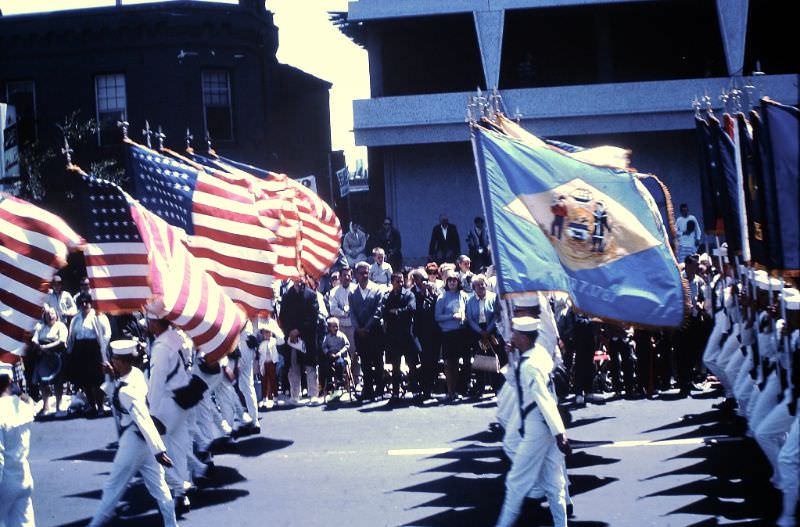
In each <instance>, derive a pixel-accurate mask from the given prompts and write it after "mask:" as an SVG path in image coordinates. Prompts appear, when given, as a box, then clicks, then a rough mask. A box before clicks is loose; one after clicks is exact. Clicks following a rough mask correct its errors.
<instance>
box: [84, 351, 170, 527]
mask: <svg viewBox="0 0 800 527" xmlns="http://www.w3.org/2000/svg"><path fill="white" fill-rule="evenodd" d="M137 344H138V343H137V341H135V340H118V341H116V342H112V343H111V346H110V347H111V352H112V353H113V355H112V357H111V361H112V362H111V365H109V364H108V363H106V364H105V365H104V367H105V369H106V370H107V371H108V372H109V373H112V374H113V375H114V376H115V377H116V381H115V382H113V383H109V382H106V383H104V384H103V391H105V392H106V393H108V394H109V395H110V396H111V400H112V404H113V405H114V407H115V408H116V410H117V412H118V413H119V422H120V426H121V427H122V435H121V436H120V438H119V447H118V448H117V453H116V454H115V455H114V463H113V465H112V466H111V474H110V475H109V477H108V481H107V482H106V484H105V485H104V486H103V497H102V498H101V499H100V505H99V506H98V508H97V512H96V513H95V515H94V517H93V518H92V521H91V523H90V524H89V525H90V526H100V525H105V524H106V523H108V522H109V521H110V520H111V518H112V517H113V516H114V507H116V505H117V502H119V500H120V498H121V497H122V495H123V494H125V489H126V488H127V487H128V483H129V482H130V480H131V478H133V476H134V475H136V473H137V472H139V473H140V474H141V476H142V479H143V480H144V485H145V487H147V490H148V491H149V492H150V495H151V496H153V498H155V500H156V503H158V509H159V510H160V511H161V517H162V519H163V520H164V525H165V526H168V527H172V526H177V525H178V521H177V520H176V518H175V507H174V505H173V502H172V495H170V493H169V487H168V486H167V482H166V481H165V480H164V468H163V467H171V466H172V460H171V459H170V458H169V456H167V447H166V445H164V442H163V441H162V440H161V436H159V435H158V431H157V430H156V427H155V424H154V423H153V419H152V418H151V417H150V412H149V411H148V410H147V382H146V381H145V378H144V374H143V373H142V371H141V370H140V369H138V368H136V367H135V366H133V362H134V360H135V356H136V348H137ZM162 465H163V466H162Z"/></svg>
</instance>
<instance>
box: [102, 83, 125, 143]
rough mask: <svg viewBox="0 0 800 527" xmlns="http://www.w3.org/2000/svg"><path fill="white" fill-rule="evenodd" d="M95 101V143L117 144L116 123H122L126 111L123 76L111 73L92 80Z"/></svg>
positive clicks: (118, 138) (118, 136)
mask: <svg viewBox="0 0 800 527" xmlns="http://www.w3.org/2000/svg"><path fill="white" fill-rule="evenodd" d="M94 88H95V99H96V101H97V128H98V130H97V142H98V144H100V145H108V144H115V143H119V141H120V137H121V136H120V132H119V130H118V128H117V121H124V120H125V118H126V116H127V113H128V109H127V98H126V96H125V74H123V73H111V74H104V75H97V76H96V77H95V78H94Z"/></svg>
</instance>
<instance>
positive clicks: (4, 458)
mask: <svg viewBox="0 0 800 527" xmlns="http://www.w3.org/2000/svg"><path fill="white" fill-rule="evenodd" d="M35 413H36V409H35V407H34V405H33V402H25V401H23V400H22V399H20V398H19V397H17V396H15V395H12V396H6V397H0V482H2V483H3V484H4V485H5V484H7V483H12V482H14V483H16V485H18V486H19V488H22V489H25V488H29V487H31V486H32V485H33V478H32V477H31V470H30V467H29V465H28V452H29V450H30V441H31V423H32V422H33V416H34V414H35Z"/></svg>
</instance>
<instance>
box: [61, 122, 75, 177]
mask: <svg viewBox="0 0 800 527" xmlns="http://www.w3.org/2000/svg"><path fill="white" fill-rule="evenodd" d="M63 131H64V130H62V132H63ZM73 152H74V150H72V148H70V146H69V140H68V139H67V134H66V132H64V146H63V147H62V148H61V153H62V154H64V157H65V158H66V160H67V168H71V167H72V153H73Z"/></svg>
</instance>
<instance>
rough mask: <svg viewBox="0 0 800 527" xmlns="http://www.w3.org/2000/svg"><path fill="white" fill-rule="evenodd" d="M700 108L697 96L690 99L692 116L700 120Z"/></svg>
mask: <svg viewBox="0 0 800 527" xmlns="http://www.w3.org/2000/svg"><path fill="white" fill-rule="evenodd" d="M700 107H701V104H700V99H698V98H697V95H695V96H694V99H692V109H693V110H694V116H695V117H696V118H698V119H700Z"/></svg>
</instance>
